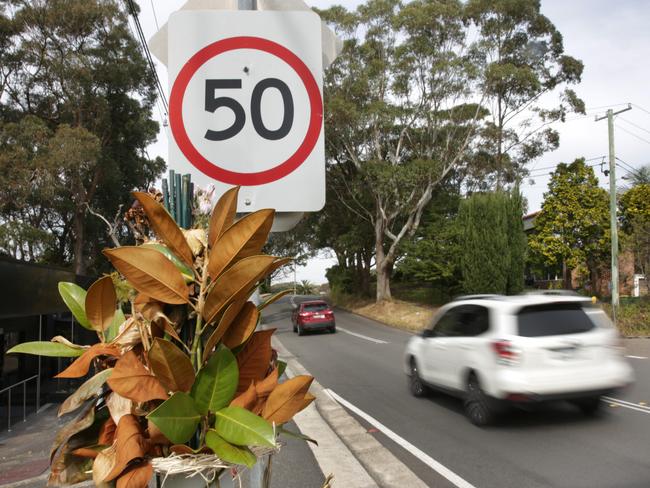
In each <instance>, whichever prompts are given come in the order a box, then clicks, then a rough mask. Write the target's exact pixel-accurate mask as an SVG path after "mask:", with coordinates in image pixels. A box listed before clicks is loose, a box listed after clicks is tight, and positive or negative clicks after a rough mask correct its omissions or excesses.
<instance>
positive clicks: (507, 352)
mask: <svg viewBox="0 0 650 488" xmlns="http://www.w3.org/2000/svg"><path fill="white" fill-rule="evenodd" d="M492 349H494V352H495V353H496V355H497V363H499V364H503V365H506V366H512V365H513V364H517V363H518V362H519V353H520V351H519V349H517V348H516V347H514V346H513V345H512V342H510V341H506V340H503V339H499V340H496V341H494V342H492Z"/></svg>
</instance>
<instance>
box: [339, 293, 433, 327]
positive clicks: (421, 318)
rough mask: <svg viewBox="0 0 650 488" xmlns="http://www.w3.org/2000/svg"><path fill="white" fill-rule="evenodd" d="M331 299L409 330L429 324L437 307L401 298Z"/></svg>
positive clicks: (366, 315)
mask: <svg viewBox="0 0 650 488" xmlns="http://www.w3.org/2000/svg"><path fill="white" fill-rule="evenodd" d="M332 301H333V302H334V303H335V304H336V305H337V306H339V307H341V308H345V309H346V310H349V311H350V312H354V313H356V314H358V315H361V316H363V317H367V318H369V319H373V320H376V321H378V322H382V323H384V324H386V325H390V326H391V327H395V328H398V329H403V330H408V331H411V332H418V331H421V330H422V329H424V328H425V327H426V326H427V325H429V323H430V322H431V319H432V318H433V315H434V313H435V312H436V310H437V307H433V306H426V305H419V304H415V303H410V302H404V301H401V300H393V301H390V302H382V303H379V304H377V303H375V302H374V300H368V299H359V298H354V297H349V296H344V297H341V296H337V297H333V298H332Z"/></svg>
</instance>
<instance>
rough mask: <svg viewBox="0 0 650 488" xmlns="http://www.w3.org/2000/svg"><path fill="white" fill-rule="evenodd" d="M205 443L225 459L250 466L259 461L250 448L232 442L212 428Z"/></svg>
mask: <svg viewBox="0 0 650 488" xmlns="http://www.w3.org/2000/svg"><path fill="white" fill-rule="evenodd" d="M205 444H206V445H207V446H208V447H209V448H210V449H212V451H213V452H214V453H215V454H216V455H217V456H219V458H220V459H222V460H223V461H227V462H229V463H233V464H240V465H241V464H243V465H245V466H248V467H249V468H252V467H253V466H254V465H255V463H256V462H257V458H256V457H255V454H253V453H252V452H251V450H250V449H248V448H247V447H240V446H235V445H233V444H231V443H230V442H228V441H227V440H225V439H224V438H223V437H221V436H220V435H219V434H217V433H216V432H215V431H214V430H212V429H210V430H208V433H207V434H206V435H205Z"/></svg>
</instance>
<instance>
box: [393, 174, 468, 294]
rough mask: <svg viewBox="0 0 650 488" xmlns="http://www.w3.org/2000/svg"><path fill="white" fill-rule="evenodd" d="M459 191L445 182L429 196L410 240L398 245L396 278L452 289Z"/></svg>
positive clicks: (456, 274) (457, 276) (456, 261)
mask: <svg viewBox="0 0 650 488" xmlns="http://www.w3.org/2000/svg"><path fill="white" fill-rule="evenodd" d="M459 202H460V194H459V191H458V189H457V188H454V187H453V186H452V185H445V186H444V187H442V188H440V189H439V190H438V191H437V192H436V193H435V194H434V196H433V198H432V200H431V203H430V204H429V205H428V206H427V209H426V210H425V212H424V214H423V216H422V223H421V224H420V228H419V229H418V232H417V233H416V234H415V236H414V238H413V239H409V240H408V241H406V242H405V243H404V245H403V246H402V247H401V254H402V256H403V257H402V258H401V259H400V260H399V262H398V264H397V269H396V275H397V276H396V278H400V279H401V280H402V281H406V282H416V283H418V282H419V283H426V284H431V285H437V286H440V287H451V288H454V287H456V285H457V284H458V283H459V281H460V252H461V246H460V235H461V233H462V228H461V225H460V223H459V222H458V220H457V216H458V206H459Z"/></svg>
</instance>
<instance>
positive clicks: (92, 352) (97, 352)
mask: <svg viewBox="0 0 650 488" xmlns="http://www.w3.org/2000/svg"><path fill="white" fill-rule="evenodd" d="M120 354H121V353H120V350H119V348H117V347H116V346H113V345H109V344H105V343H103V342H98V343H97V344H95V345H93V346H91V347H90V349H88V350H87V351H86V352H84V353H83V354H82V355H81V356H79V357H78V358H77V359H75V360H74V361H73V362H72V364H71V365H70V366H68V367H67V368H66V369H64V370H63V371H61V372H60V373H59V374H57V375H56V376H55V378H81V377H82V376H85V375H86V374H88V370H89V369H90V364H91V363H92V361H93V359H95V358H96V357H97V356H114V357H117V356H119V355H120Z"/></svg>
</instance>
